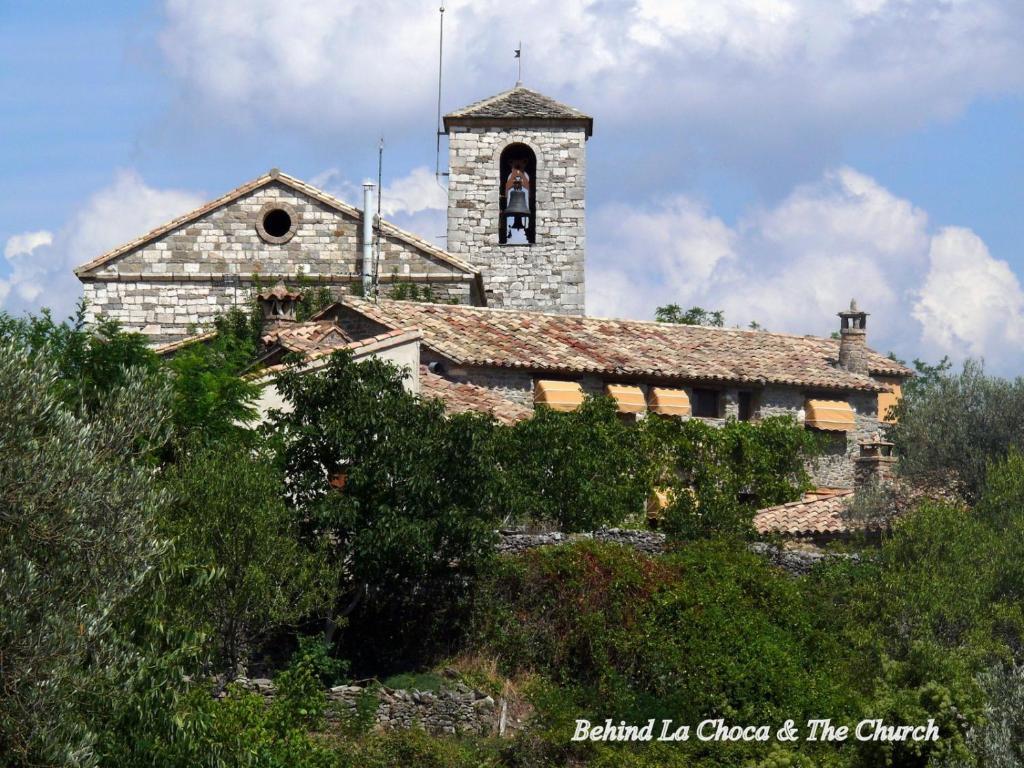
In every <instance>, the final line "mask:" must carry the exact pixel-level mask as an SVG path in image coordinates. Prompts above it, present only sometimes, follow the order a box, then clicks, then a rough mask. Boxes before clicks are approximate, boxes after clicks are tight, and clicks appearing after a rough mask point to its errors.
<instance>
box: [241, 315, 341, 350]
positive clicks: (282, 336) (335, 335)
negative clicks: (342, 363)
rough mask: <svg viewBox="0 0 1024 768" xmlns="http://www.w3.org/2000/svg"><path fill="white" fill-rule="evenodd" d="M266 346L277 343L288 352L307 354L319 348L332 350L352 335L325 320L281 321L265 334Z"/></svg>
mask: <svg viewBox="0 0 1024 768" xmlns="http://www.w3.org/2000/svg"><path fill="white" fill-rule="evenodd" d="M261 341H262V342H263V343H264V344H266V345H267V346H270V345H273V344H278V345H280V346H281V347H283V348H284V349H286V350H288V351H289V352H299V353H302V354H304V355H308V354H310V353H312V352H318V351H321V350H328V351H334V350H335V349H341V348H342V347H344V346H346V345H348V344H350V343H351V342H352V337H351V336H349V335H348V334H347V333H345V332H344V331H343V330H342V329H341V328H340V327H339V326H338V325H336V324H335V323H332V322H330V321H327V320H317V321H313V322H306V323H282V324H280V325H278V326H277V327H276V328H274V329H273V330H271V331H270V332H269V333H267V334H265V335H264V336H263V337H262V339H261Z"/></svg>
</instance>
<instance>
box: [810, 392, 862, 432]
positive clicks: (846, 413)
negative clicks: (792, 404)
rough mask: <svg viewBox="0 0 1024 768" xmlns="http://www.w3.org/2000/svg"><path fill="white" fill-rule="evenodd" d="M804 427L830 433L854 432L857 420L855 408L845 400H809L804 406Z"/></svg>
mask: <svg viewBox="0 0 1024 768" xmlns="http://www.w3.org/2000/svg"><path fill="white" fill-rule="evenodd" d="M804 426H807V427H813V428H814V429H825V430H828V431H830V432H852V431H853V430H854V428H855V427H856V420H855V419H854V416H853V408H851V407H850V404H849V403H848V402H846V401H845V400H808V401H807V402H806V403H805V404H804Z"/></svg>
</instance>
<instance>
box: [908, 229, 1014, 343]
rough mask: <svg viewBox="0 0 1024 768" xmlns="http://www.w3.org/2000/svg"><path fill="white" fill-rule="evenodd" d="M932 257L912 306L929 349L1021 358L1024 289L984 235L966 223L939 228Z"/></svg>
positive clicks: (933, 240) (933, 239)
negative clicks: (976, 232)
mask: <svg viewBox="0 0 1024 768" xmlns="http://www.w3.org/2000/svg"><path fill="white" fill-rule="evenodd" d="M928 259H929V269H928V273H927V276H926V277H925V279H924V283H923V285H922V286H921V287H920V290H919V291H918V294H917V300H916V302H915V303H914V307H913V315H914V318H915V319H916V320H917V321H918V322H919V323H920V324H921V329H922V341H923V342H924V344H925V346H926V348H931V349H935V350H938V351H940V352H954V353H956V352H960V353H961V354H964V353H966V354H969V355H971V356H973V357H983V358H987V359H989V360H993V361H996V362H999V361H1001V360H1005V359H1006V358H1008V357H1010V358H1013V357H1016V358H1018V359H1019V358H1020V357H1021V353H1022V350H1021V348H1022V346H1024V291H1022V290H1021V285H1020V281H1019V280H1018V279H1017V276H1016V275H1015V274H1014V273H1013V270H1012V269H1010V265H1009V264H1007V263H1006V262H1005V261H1001V260H999V259H995V258H993V257H992V256H991V254H990V253H989V251H988V248H987V247H986V246H985V243H984V242H983V241H982V239H981V238H980V237H978V236H977V235H976V234H975V233H974V232H972V231H971V230H969V229H963V228H961V227H947V228H945V229H942V230H940V231H939V232H938V233H937V234H936V235H935V237H933V238H932V242H931V247H930V248H929V251H928Z"/></svg>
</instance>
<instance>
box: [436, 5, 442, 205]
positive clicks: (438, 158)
mask: <svg viewBox="0 0 1024 768" xmlns="http://www.w3.org/2000/svg"><path fill="white" fill-rule="evenodd" d="M439 12H440V14H441V23H440V33H439V36H438V41H437V127H436V129H435V130H436V131H437V151H436V154H435V156H434V160H435V163H434V178H435V179H437V183H438V184H440V183H441V175H442V174H441V137H442V136H444V125H443V124H442V123H441V72H442V64H443V63H444V6H443V5H442V6H441V7H440V9H439ZM442 186H443V185H442Z"/></svg>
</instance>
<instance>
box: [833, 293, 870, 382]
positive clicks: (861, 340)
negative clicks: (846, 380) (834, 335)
mask: <svg viewBox="0 0 1024 768" xmlns="http://www.w3.org/2000/svg"><path fill="white" fill-rule="evenodd" d="M867 319H868V313H867V312H861V311H860V310H859V309H857V302H856V300H854V299H851V300H850V309H849V310H847V311H846V312H840V313H839V367H840V368H845V369H846V370H848V371H849V372H850V373H860V374H863V375H865V376H867V374H868V339H867Z"/></svg>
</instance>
